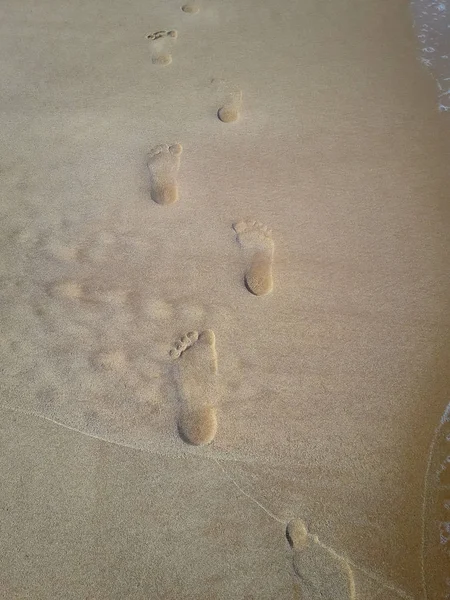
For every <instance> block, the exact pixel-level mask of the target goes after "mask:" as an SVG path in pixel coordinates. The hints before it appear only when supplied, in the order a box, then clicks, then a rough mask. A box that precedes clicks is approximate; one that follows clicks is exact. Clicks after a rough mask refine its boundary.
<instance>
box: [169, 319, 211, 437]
mask: <svg viewBox="0 0 450 600" xmlns="http://www.w3.org/2000/svg"><path fill="white" fill-rule="evenodd" d="M215 341H216V340H215V335H214V332H213V331H211V330H210V329H207V330H205V331H203V332H202V333H200V334H199V333H198V332H197V331H191V332H190V333H188V334H186V335H184V336H183V337H182V338H181V339H180V340H179V341H178V342H177V343H176V344H175V346H174V347H173V348H172V349H171V351H170V356H171V358H173V359H174V360H176V366H177V370H176V380H177V388H178V395H179V399H180V410H179V417H178V431H179V433H180V436H181V438H182V439H183V440H184V441H185V442H187V443H189V444H193V445H195V446H201V445H204V444H209V443H210V442H212V441H213V439H214V437H215V435H216V431H217V415H216V407H215V404H214V403H215V389H214V388H215V375H216V373H217V355H216V349H215Z"/></svg>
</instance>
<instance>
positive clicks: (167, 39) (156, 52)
mask: <svg viewBox="0 0 450 600" xmlns="http://www.w3.org/2000/svg"><path fill="white" fill-rule="evenodd" d="M177 37H178V32H177V31H175V30H173V29H172V30H170V31H156V32H155V33H151V34H149V35H148V36H147V39H149V40H150V41H151V42H152V63H153V64H154V65H160V66H162V67H165V66H167V65H170V63H171V62H172V54H171V46H172V44H173V42H174V41H175V40H176V39H177Z"/></svg>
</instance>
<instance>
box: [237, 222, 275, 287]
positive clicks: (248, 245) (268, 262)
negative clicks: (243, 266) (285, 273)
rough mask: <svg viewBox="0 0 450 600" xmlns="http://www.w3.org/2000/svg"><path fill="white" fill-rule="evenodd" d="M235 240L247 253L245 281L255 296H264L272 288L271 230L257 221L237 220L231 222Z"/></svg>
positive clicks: (272, 246)
mask: <svg viewBox="0 0 450 600" xmlns="http://www.w3.org/2000/svg"><path fill="white" fill-rule="evenodd" d="M233 229H234V230H235V232H236V233H237V241H238V242H239V245H240V246H241V248H243V249H244V250H245V251H246V252H247V253H248V254H249V267H248V268H247V271H246V273H245V283H246V286H247V288H248V290H249V291H250V292H252V294H255V296H264V295H265V294H269V293H270V292H271V291H272V289H273V276H272V265H273V253H274V243H273V239H272V231H271V230H270V229H269V228H267V227H265V226H264V225H262V224H261V223H258V221H239V222H238V223H234V224H233Z"/></svg>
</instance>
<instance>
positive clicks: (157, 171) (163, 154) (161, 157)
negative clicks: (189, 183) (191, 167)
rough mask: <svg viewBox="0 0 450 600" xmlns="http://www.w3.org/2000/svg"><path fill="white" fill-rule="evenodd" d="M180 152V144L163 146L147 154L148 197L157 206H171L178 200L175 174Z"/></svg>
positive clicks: (178, 165)
mask: <svg viewBox="0 0 450 600" xmlns="http://www.w3.org/2000/svg"><path fill="white" fill-rule="evenodd" d="M182 151H183V147H182V146H181V144H174V145H173V146H167V145H166V144H163V145H161V146H157V147H156V148H153V150H151V152H150V154H149V159H148V163H147V164H148V169H149V171H150V195H151V197H152V200H154V201H155V202H156V203H158V204H173V203H174V202H176V201H177V200H178V199H179V189H178V182H177V174H178V169H179V168H180V156H181V153H182Z"/></svg>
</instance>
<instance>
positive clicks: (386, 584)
mask: <svg viewBox="0 0 450 600" xmlns="http://www.w3.org/2000/svg"><path fill="white" fill-rule="evenodd" d="M211 460H213V461H214V462H215V463H216V464H217V465H218V466H219V467H220V469H221V470H222V472H223V473H224V474H225V476H226V477H227V479H228V480H229V481H230V482H231V483H232V484H233V485H234V486H235V487H236V488H237V489H238V490H239V492H241V494H243V495H244V496H245V497H246V498H248V499H249V500H251V501H252V502H253V503H254V504H256V505H257V506H259V507H260V508H261V509H262V510H263V511H264V512H265V513H266V514H267V515H268V516H269V517H271V518H272V519H274V520H275V521H276V522H277V523H281V524H282V525H284V526H285V527H286V526H287V524H288V522H289V521H285V520H283V519H280V518H279V517H277V516H275V515H274V514H273V513H272V512H271V511H270V510H269V509H268V508H266V507H265V506H264V505H263V504H261V502H258V500H256V499H255V498H253V496H251V495H250V494H249V493H247V492H246V491H244V490H243V489H242V488H241V487H240V485H239V484H238V483H237V482H236V481H235V480H234V479H233V478H232V477H231V475H230V474H229V473H228V472H227V470H226V469H225V467H223V466H222V465H221V464H220V462H219V461H218V460H217V459H216V458H214V457H211ZM308 537H310V538H311V539H312V540H313V541H314V542H315V543H316V544H317V545H318V546H320V547H321V548H323V549H324V550H327V552H329V553H330V554H331V555H332V556H333V557H334V558H336V559H337V560H339V561H341V562H346V563H347V564H349V565H350V566H352V567H353V568H354V569H357V570H358V571H360V572H361V573H363V574H364V575H366V576H367V577H369V578H370V579H373V580H374V581H376V582H377V583H378V584H380V585H381V586H383V587H384V588H386V589H388V590H391V591H393V592H395V593H396V594H398V596H400V597H401V598H404V600H415V598H414V597H413V596H411V595H410V594H408V593H407V592H405V591H404V590H402V589H401V588H398V587H397V586H395V585H393V584H392V583H389V582H388V581H386V579H384V578H383V577H382V576H380V575H378V574H377V573H374V572H373V571H369V570H368V569H366V568H365V567H361V566H360V565H358V564H356V563H355V562H353V561H352V560H350V559H349V558H346V557H345V556H343V555H341V554H339V553H338V552H336V550H334V549H333V548H331V547H330V546H327V545H326V544H324V543H323V542H321V541H320V540H319V538H318V536H317V535H312V534H310V533H308ZM350 592H351V596H350V600H353V599H355V598H356V595H355V594H356V590H355V582H354V581H353V580H352V583H351V590H350Z"/></svg>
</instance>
